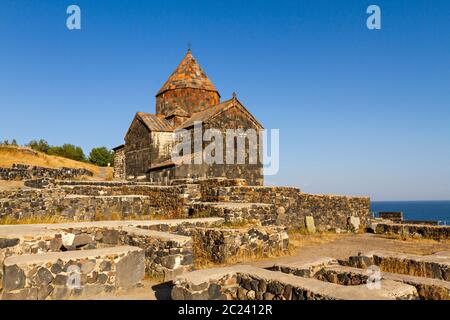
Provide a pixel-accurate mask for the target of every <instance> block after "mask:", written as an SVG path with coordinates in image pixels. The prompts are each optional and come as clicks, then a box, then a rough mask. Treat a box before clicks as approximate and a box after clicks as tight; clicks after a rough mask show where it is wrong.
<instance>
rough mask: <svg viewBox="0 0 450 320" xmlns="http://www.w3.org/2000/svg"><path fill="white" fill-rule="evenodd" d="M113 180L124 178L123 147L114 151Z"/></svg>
mask: <svg viewBox="0 0 450 320" xmlns="http://www.w3.org/2000/svg"><path fill="white" fill-rule="evenodd" d="M113 177H114V179H115V180H125V179H126V170H125V147H122V148H120V149H117V150H115V151H114V175H113Z"/></svg>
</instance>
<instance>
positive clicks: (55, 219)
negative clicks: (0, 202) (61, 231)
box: [0, 215, 73, 225]
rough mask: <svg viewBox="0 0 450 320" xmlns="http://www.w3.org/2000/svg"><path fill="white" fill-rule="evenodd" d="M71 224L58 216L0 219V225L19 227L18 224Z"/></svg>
mask: <svg viewBox="0 0 450 320" xmlns="http://www.w3.org/2000/svg"><path fill="white" fill-rule="evenodd" d="M65 222H73V220H69V219H66V218H64V217H62V216H59V215H40V216H33V217H28V218H23V219H15V218H11V217H3V218H1V219H0V225H19V224H54V223H65Z"/></svg>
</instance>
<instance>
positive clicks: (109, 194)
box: [0, 178, 371, 230]
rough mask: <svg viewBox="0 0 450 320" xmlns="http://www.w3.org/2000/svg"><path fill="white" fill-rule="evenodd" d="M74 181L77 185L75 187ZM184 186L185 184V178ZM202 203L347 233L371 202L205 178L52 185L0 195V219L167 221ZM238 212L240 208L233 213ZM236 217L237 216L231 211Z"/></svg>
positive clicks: (366, 215)
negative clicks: (191, 181)
mask: <svg viewBox="0 0 450 320" xmlns="http://www.w3.org/2000/svg"><path fill="white" fill-rule="evenodd" d="M77 183H79V184H77ZM185 183H188V181H187V180H186V182H185ZM205 202H208V203H209V202H213V203H219V202H232V203H251V204H269V205H271V206H272V207H267V206H265V207H264V206H259V207H258V206H255V207H254V208H253V207H251V208H250V209H249V210H241V211H242V212H244V213H245V214H246V215H252V214H255V219H259V220H264V219H262V217H261V215H265V214H267V215H270V216H269V217H267V219H265V220H267V221H272V222H273V221H275V220H276V224H278V225H289V226H295V227H302V226H304V224H305V217H306V216H312V217H313V218H314V222H315V225H316V227H318V229H319V230H321V229H322V230H327V229H337V228H339V229H343V230H346V229H347V228H348V224H349V218H350V217H358V218H359V219H360V223H361V226H366V225H368V221H369V219H370V217H371V212H370V199H369V198H366V197H347V196H333V195H311V194H306V193H302V192H300V190H299V189H298V188H292V187H265V186H264V187H263V186H246V182H245V180H242V179H235V180H229V179H220V178H216V179H208V180H200V181H198V183H197V184H179V185H174V186H153V185H150V184H146V183H125V182H124V183H119V182H117V183H114V182H109V183H95V182H92V183H86V182H85V183H83V182H73V184H71V182H62V181H60V182H57V183H56V185H52V187H47V188H44V189H30V190H21V191H8V192H2V193H0V216H1V217H6V216H11V217H14V218H23V217H29V216H32V215H36V214H42V215H46V214H49V213H50V214H58V215H62V216H64V217H66V218H70V219H74V220H82V219H87V220H92V219H94V218H95V216H96V214H97V215H100V216H111V215H112V214H118V215H119V216H122V217H127V216H135V215H136V216H139V215H148V214H158V215H166V216H167V217H168V218H182V217H188V216H189V214H190V212H191V213H192V211H194V212H195V210H193V209H192V208H194V209H195V208H196V207H197V208H200V209H201V210H204V209H205V210H208V211H210V212H209V213H211V212H218V211H214V210H209V209H208V207H207V206H205V204H204V203H205ZM238 211H239V210H238ZM235 214H236V215H239V212H237V211H236V213H235Z"/></svg>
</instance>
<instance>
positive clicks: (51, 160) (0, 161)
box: [0, 146, 112, 180]
mask: <svg viewBox="0 0 450 320" xmlns="http://www.w3.org/2000/svg"><path fill="white" fill-rule="evenodd" d="M14 163H17V164H26V165H33V166H40V167H46V168H61V167H67V168H84V169H87V170H89V171H91V172H93V173H94V179H100V180H111V178H112V168H100V167H97V166H96V165H93V164H90V163H84V162H78V161H74V160H70V159H67V158H62V157H57V156H49V155H47V154H45V153H41V152H37V151H34V150H32V149H30V148H23V147H12V146H0V167H3V168H9V167H11V166H12V165H13V164H14Z"/></svg>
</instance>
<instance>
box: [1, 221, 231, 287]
mask: <svg viewBox="0 0 450 320" xmlns="http://www.w3.org/2000/svg"><path fill="white" fill-rule="evenodd" d="M221 223H223V220H222V219H211V218H210V219H193V220H167V221H99V222H79V223H64V224H54V225H46V226H44V225H17V226H0V293H1V291H2V279H3V263H4V260H5V259H7V258H8V257H11V256H21V255H32V254H45V253H51V252H53V253H63V252H69V251H80V250H82V251H85V250H95V249H101V248H107V247H115V246H122V245H130V246H135V247H139V248H141V249H143V250H144V253H145V270H146V273H147V275H150V276H156V277H160V278H163V279H164V280H165V281H169V280H172V279H173V278H174V277H175V276H177V275H179V274H181V273H183V272H186V271H190V270H192V268H193V266H194V256H193V248H192V243H193V242H192V237H191V236H182V235H177V234H170V233H168V232H161V231H157V230H165V231H177V232H179V233H181V232H182V231H185V230H186V229H192V228H195V227H208V226H214V225H217V224H221Z"/></svg>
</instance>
